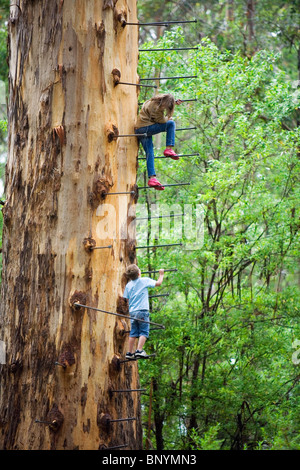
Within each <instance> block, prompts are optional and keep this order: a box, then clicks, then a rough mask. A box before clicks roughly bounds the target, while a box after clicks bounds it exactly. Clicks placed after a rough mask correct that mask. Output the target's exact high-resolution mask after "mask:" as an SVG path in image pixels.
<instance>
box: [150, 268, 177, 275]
mask: <svg viewBox="0 0 300 470" xmlns="http://www.w3.org/2000/svg"><path fill="white" fill-rule="evenodd" d="M175 271H176V272H177V271H178V269H177V268H175V269H164V272H165V273H167V272H175ZM151 273H159V270H158V269H157V270H154V271H142V272H141V274H151Z"/></svg>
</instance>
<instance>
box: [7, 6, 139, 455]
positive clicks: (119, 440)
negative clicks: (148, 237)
mask: <svg viewBox="0 0 300 470" xmlns="http://www.w3.org/2000/svg"><path fill="white" fill-rule="evenodd" d="M124 18H125V19H126V18H127V21H131V22H136V21H137V18H136V0H119V1H118V2H116V0H85V1H82V0H52V1H51V2H36V1H33V0H21V1H20V2H19V7H18V8H15V9H14V18H13V21H11V22H10V24H9V65H10V71H9V83H10V102H9V151H8V160H7V167H6V204H5V206H4V209H3V214H4V223H5V226H4V230H3V281H2V301H1V313H0V335H1V336H0V337H1V340H3V341H4V342H5V344H6V351H7V356H6V364H5V365H2V366H0V372H1V375H0V380H1V383H0V448H1V449H26V450H30V449H34V450H39V449H42V450H47V449H66V450H67V449H79V450H83V449H85V450H93V449H102V448H104V447H111V446H119V445H126V446H127V449H140V448H141V446H142V431H141V423H140V400H139V394H138V393H130V392H126V393H110V391H111V390H116V389H136V388H139V378H138V370H137V362H133V363H128V364H127V363H124V364H122V363H121V364H120V362H119V360H120V359H123V356H124V353H125V352H126V347H127V335H126V334H124V331H125V330H128V327H129V322H128V320H126V319H124V318H123V317H116V316H114V315H109V314H106V313H103V312H98V311H94V310H90V309H86V308H74V302H76V301H79V303H81V304H85V305H88V306H93V307H96V308H99V309H102V310H106V311H110V312H116V309H117V308H118V309H120V308H121V307H122V306H121V307H120V305H121V304H120V303H118V298H119V296H121V295H122V292H123V288H124V279H123V273H124V271H125V267H126V265H127V264H128V263H131V262H132V261H134V252H133V251H132V245H133V244H134V240H135V234H134V229H133V230H132V231H131V233H130V235H129V238H128V237H127V238H126V229H127V227H128V225H129V223H130V221H131V220H132V217H131V216H130V215H129V211H132V213H133V215H134V211H135V202H136V199H135V198H134V197H133V196H132V195H130V194H123V195H111V196H109V195H107V192H109V191H111V192H128V191H131V190H132V188H133V187H134V185H135V182H136V156H137V140H136V139H135V138H134V137H133V138H131V137H126V138H115V134H116V133H117V132H119V134H133V133H134V121H135V118H136V114H137V90H138V89H137V87H134V86H122V85H117V86H115V84H114V81H113V76H112V70H113V69H114V68H117V69H118V70H119V72H120V73H121V76H122V79H123V81H124V82H132V83H136V82H137V61H138V27H136V26H125V27H124V24H123V25H122V20H123V19H124ZM121 232H122V234H121ZM121 236H123V239H121ZM109 245H112V248H103V249H95V250H90V248H91V247H92V248H93V247H94V246H96V247H99V246H109ZM119 311H120V310H119ZM122 311H126V310H122ZM56 362H58V364H57V365H55V363H56ZM127 417H134V418H136V420H132V421H123V422H111V421H109V420H112V419H120V418H127ZM36 420H38V421H45V423H41V422H36Z"/></svg>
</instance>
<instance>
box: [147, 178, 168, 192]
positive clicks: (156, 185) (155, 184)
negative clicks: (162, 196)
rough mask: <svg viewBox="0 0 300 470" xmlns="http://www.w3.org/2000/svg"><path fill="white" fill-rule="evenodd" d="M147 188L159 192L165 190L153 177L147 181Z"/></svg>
mask: <svg viewBox="0 0 300 470" xmlns="http://www.w3.org/2000/svg"><path fill="white" fill-rule="evenodd" d="M148 186H150V188H155V189H158V190H159V191H163V190H164V189H165V188H164V186H162V185H161V184H160V182H159V181H158V180H157V179H156V178H155V177H154V176H152V178H150V179H149V181H148Z"/></svg>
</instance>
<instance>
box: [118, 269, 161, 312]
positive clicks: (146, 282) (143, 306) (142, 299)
mask: <svg viewBox="0 0 300 470" xmlns="http://www.w3.org/2000/svg"><path fill="white" fill-rule="evenodd" d="M155 284H156V281H155V280H154V279H150V278H149V277H139V278H138V279H135V280H134V281H129V282H128V284H127V285H126V287H125V290H124V295H123V297H124V298H125V299H128V300H129V313H131V312H136V311H137V310H149V297H148V288H149V287H155Z"/></svg>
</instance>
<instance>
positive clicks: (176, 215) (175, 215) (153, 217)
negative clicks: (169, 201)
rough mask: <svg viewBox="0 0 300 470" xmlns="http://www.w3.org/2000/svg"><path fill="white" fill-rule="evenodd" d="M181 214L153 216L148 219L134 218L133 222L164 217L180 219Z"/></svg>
mask: <svg viewBox="0 0 300 470" xmlns="http://www.w3.org/2000/svg"><path fill="white" fill-rule="evenodd" d="M181 216H183V214H169V215H153V216H152V217H151V216H148V217H136V219H135V220H152V219H160V218H165V217H181Z"/></svg>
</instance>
